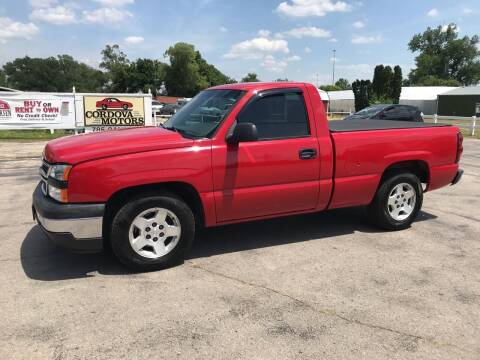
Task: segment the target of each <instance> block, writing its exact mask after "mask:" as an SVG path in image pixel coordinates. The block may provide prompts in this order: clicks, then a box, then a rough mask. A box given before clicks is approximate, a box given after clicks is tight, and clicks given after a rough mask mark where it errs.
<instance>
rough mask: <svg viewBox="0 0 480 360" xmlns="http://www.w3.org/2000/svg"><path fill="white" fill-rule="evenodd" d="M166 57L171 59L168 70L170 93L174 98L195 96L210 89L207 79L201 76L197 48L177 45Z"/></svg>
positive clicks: (182, 44)
mask: <svg viewBox="0 0 480 360" xmlns="http://www.w3.org/2000/svg"><path fill="white" fill-rule="evenodd" d="M165 56H168V57H169V58H170V65H168V66H167V68H166V85H167V90H168V93H169V94H171V95H174V96H186V97H191V96H194V95H195V94H196V93H197V92H198V91H199V90H200V89H202V88H205V87H208V81H207V79H206V78H205V77H204V76H202V75H201V74H200V66H199V65H198V63H197V61H196V60H197V54H196V51H195V47H194V46H193V45H191V44H187V43H183V42H180V43H176V44H175V45H174V46H171V47H170V48H168V50H167V51H166V52H165Z"/></svg>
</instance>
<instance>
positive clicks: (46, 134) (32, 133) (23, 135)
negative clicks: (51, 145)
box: [0, 130, 74, 140]
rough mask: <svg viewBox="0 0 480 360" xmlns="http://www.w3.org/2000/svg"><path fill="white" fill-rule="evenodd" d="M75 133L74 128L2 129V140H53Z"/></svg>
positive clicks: (0, 131) (0, 138) (0, 136)
mask: <svg viewBox="0 0 480 360" xmlns="http://www.w3.org/2000/svg"><path fill="white" fill-rule="evenodd" d="M72 134H74V132H73V130H55V132H54V133H53V134H50V130H0V140H52V139H57V138H59V137H62V136H67V135H72Z"/></svg>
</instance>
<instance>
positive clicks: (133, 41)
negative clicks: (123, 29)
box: [125, 36, 145, 45]
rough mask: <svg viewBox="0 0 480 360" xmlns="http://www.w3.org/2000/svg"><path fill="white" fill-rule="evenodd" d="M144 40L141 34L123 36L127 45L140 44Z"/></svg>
mask: <svg viewBox="0 0 480 360" xmlns="http://www.w3.org/2000/svg"><path fill="white" fill-rule="evenodd" d="M144 40H145V39H144V38H143V37H142V36H128V37H126V38H125V42H126V43H127V44H129V45H137V44H141V43H143V41H144Z"/></svg>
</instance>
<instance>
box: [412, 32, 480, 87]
mask: <svg viewBox="0 0 480 360" xmlns="http://www.w3.org/2000/svg"><path fill="white" fill-rule="evenodd" d="M478 44H479V37H478V35H474V36H472V37H468V36H464V37H463V38H459V37H458V29H457V26H456V25H455V24H453V23H452V24H450V25H448V26H447V27H446V28H445V27H442V26H438V27H436V28H433V29H432V28H430V27H429V28H427V30H426V31H424V32H423V33H422V34H415V35H414V36H413V38H412V39H411V40H410V42H409V43H408V48H409V49H410V51H412V52H418V53H419V54H418V56H416V57H415V64H416V68H415V69H413V70H412V71H411V72H410V74H409V80H410V82H411V83H412V84H414V85H426V84H432V83H439V82H440V81H437V80H436V79H439V80H445V81H450V80H452V79H453V80H456V81H458V82H459V83H460V84H462V85H466V86H467V85H474V84H477V83H478V82H479V81H480V61H479V56H480V51H479V48H478Z"/></svg>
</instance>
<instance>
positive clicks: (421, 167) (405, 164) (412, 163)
mask: <svg viewBox="0 0 480 360" xmlns="http://www.w3.org/2000/svg"><path fill="white" fill-rule="evenodd" d="M399 172H409V173H411V174H414V175H416V176H417V177H418V178H419V179H420V182H421V183H425V184H428V182H429V180H430V174H429V171H428V165H427V163H426V162H425V161H422V160H409V161H401V162H398V163H395V164H392V165H390V166H389V167H387V168H386V169H385V171H384V172H383V175H382V179H381V182H383V181H384V180H385V179H386V178H388V177H390V176H391V175H393V174H398V173H399Z"/></svg>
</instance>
